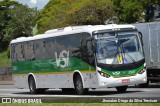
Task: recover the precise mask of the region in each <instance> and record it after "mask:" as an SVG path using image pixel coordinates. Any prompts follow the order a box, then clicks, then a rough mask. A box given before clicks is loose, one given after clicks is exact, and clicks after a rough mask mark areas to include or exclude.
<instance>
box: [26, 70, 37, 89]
mask: <svg viewBox="0 0 160 106" xmlns="http://www.w3.org/2000/svg"><path fill="white" fill-rule="evenodd" d="M30 77H33V78H34V81H35V85H36V89H37V80H36V77H35V75H34V74H33V73H29V74H28V84H29V78H30Z"/></svg>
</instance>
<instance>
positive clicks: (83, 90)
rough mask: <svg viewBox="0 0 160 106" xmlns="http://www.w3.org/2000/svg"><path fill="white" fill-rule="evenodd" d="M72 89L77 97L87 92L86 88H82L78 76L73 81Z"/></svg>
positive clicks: (80, 79)
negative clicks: (73, 88)
mask: <svg viewBox="0 0 160 106" xmlns="http://www.w3.org/2000/svg"><path fill="white" fill-rule="evenodd" d="M74 87H75V90H76V92H77V94H79V95H83V94H86V93H87V92H88V88H83V82H82V78H81V76H80V75H77V76H76V77H75V80H74Z"/></svg>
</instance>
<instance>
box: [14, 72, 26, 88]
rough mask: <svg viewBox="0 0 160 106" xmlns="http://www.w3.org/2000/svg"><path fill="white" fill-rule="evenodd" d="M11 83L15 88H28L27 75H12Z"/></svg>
mask: <svg viewBox="0 0 160 106" xmlns="http://www.w3.org/2000/svg"><path fill="white" fill-rule="evenodd" d="M13 83H14V86H15V87H16V88H24V89H28V88H29V87H28V75H18V76H16V75H14V76H13Z"/></svg>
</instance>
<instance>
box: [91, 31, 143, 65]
mask: <svg viewBox="0 0 160 106" xmlns="http://www.w3.org/2000/svg"><path fill="white" fill-rule="evenodd" d="M137 34H138V33H137V32H136V31H134V32H110V33H100V34H96V35H95V36H94V37H95V41H96V42H95V45H96V57H97V62H98V63H102V64H128V63H134V62H138V61H140V60H142V59H144V55H143V50H142V45H141V43H140V39H139V38H138V36H137Z"/></svg>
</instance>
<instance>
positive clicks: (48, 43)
mask: <svg viewBox="0 0 160 106" xmlns="http://www.w3.org/2000/svg"><path fill="white" fill-rule="evenodd" d="M45 52H46V58H54V57H55V56H54V53H55V39H54V38H47V39H45Z"/></svg>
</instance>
